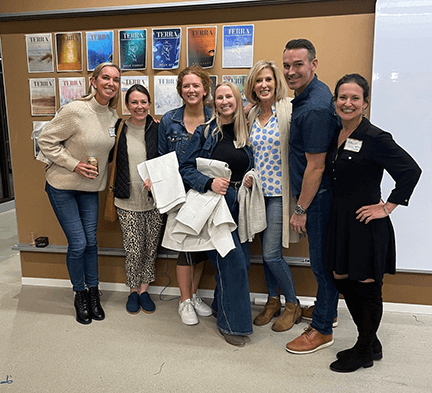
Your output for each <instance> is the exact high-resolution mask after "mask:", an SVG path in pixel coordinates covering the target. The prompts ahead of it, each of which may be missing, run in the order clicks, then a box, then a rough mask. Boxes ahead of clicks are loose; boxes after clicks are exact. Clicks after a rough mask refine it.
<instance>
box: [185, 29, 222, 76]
mask: <svg viewBox="0 0 432 393" xmlns="http://www.w3.org/2000/svg"><path fill="white" fill-rule="evenodd" d="M216 32H217V28H216V26H211V27H188V28H187V33H188V34H187V54H188V59H187V65H188V66H190V65H199V66H201V67H203V68H211V67H213V65H214V59H215V55H216Z"/></svg>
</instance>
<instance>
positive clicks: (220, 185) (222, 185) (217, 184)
mask: <svg viewBox="0 0 432 393" xmlns="http://www.w3.org/2000/svg"><path fill="white" fill-rule="evenodd" d="M228 187H229V180H228V179H225V178H224V177H217V178H216V179H214V180H213V182H212V184H211V189H212V191H214V192H215V193H216V194H220V195H225V194H226V192H227V190H228Z"/></svg>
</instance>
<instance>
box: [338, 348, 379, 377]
mask: <svg viewBox="0 0 432 393" xmlns="http://www.w3.org/2000/svg"><path fill="white" fill-rule="evenodd" d="M373 364H374V362H373V356H372V353H370V354H367V355H361V354H359V353H358V352H357V348H356V347H354V350H353V351H352V352H350V353H349V354H348V355H347V356H344V357H342V358H340V359H338V360H336V361H335V362H333V363H332V364H330V370H332V371H336V372H338V373H351V372H353V371H356V370H358V369H359V368H360V367H364V368H368V367H372V366H373Z"/></svg>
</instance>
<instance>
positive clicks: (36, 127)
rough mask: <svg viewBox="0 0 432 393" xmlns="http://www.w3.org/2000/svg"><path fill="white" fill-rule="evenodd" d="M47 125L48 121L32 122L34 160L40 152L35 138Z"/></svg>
mask: <svg viewBox="0 0 432 393" xmlns="http://www.w3.org/2000/svg"><path fill="white" fill-rule="evenodd" d="M48 123H49V121H34V122H33V131H32V133H31V139H33V147H34V156H35V158H36V157H37V155H38V154H39V152H40V148H39V144H38V142H37V138H38V137H39V135H40V133H41V132H42V130H43V129H44V127H45V126H46V125H47V124H48Z"/></svg>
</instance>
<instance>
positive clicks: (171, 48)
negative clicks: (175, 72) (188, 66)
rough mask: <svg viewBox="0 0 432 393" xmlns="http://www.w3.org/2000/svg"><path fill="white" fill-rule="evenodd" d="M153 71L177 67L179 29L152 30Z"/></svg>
mask: <svg viewBox="0 0 432 393" xmlns="http://www.w3.org/2000/svg"><path fill="white" fill-rule="evenodd" d="M152 35H153V56H152V57H153V69H154V70H171V69H175V68H178V67H179V61H180V44H181V29H180V28H174V29H152Z"/></svg>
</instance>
